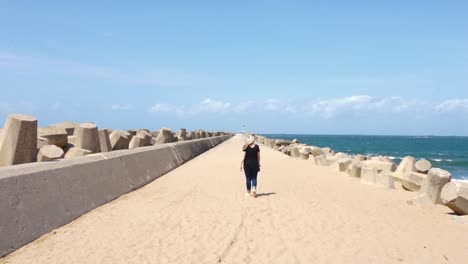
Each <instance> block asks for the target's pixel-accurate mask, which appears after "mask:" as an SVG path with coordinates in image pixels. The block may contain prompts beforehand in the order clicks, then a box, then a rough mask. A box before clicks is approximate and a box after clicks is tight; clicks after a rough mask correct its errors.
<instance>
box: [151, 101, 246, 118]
mask: <svg viewBox="0 0 468 264" xmlns="http://www.w3.org/2000/svg"><path fill="white" fill-rule="evenodd" d="M254 104H255V102H254V101H245V102H240V103H235V104H233V103H231V102H225V101H222V100H215V99H211V98H207V99H205V100H203V101H201V102H200V103H196V104H192V105H172V104H165V103H157V104H154V105H152V106H151V107H150V108H149V109H148V112H149V113H176V114H179V115H198V114H202V113H211V114H226V113H243V112H246V111H248V110H249V109H251V108H252V107H253V106H254Z"/></svg>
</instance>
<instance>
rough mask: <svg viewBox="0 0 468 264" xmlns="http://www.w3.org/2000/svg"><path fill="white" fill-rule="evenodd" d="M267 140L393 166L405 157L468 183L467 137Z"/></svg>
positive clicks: (301, 136)
mask: <svg viewBox="0 0 468 264" xmlns="http://www.w3.org/2000/svg"><path fill="white" fill-rule="evenodd" d="M264 136H266V137H268V138H278V139H285V140H293V139H295V138H297V139H298V140H299V141H300V142H301V143H304V144H307V145H313V146H320V147H326V146H328V147H331V148H333V149H334V150H335V151H336V152H344V153H347V154H350V155H356V154H363V155H366V156H367V155H369V156H387V157H388V158H389V159H392V160H394V161H395V162H396V163H399V162H401V160H402V159H403V158H404V157H405V156H412V157H415V158H416V159H426V160H428V161H430V162H431V163H432V164H433V165H434V166H435V167H438V168H441V169H444V170H448V171H450V173H451V174H452V178H453V179H459V180H464V179H465V180H468V137H460V136H375V135H307V134H265V135H264Z"/></svg>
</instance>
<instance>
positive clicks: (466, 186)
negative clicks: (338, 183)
mask: <svg viewBox="0 0 468 264" xmlns="http://www.w3.org/2000/svg"><path fill="white" fill-rule="evenodd" d="M257 140H258V142H259V143H261V144H263V145H266V146H268V147H270V148H273V149H275V150H277V151H280V152H282V153H284V154H286V155H289V156H291V157H293V158H299V159H303V160H308V161H310V162H313V163H314V164H315V165H318V166H330V167H333V168H335V169H336V170H337V171H340V172H343V173H346V174H347V175H349V176H351V177H356V178H360V181H361V183H364V184H374V185H378V186H382V187H385V188H389V189H401V190H405V191H410V192H415V193H417V196H416V197H415V198H414V199H412V200H409V201H408V203H410V204H420V205H424V206H433V205H435V204H443V205H446V206H448V207H449V208H450V209H452V210H453V212H454V213H455V214H458V215H468V183H466V182H462V181H452V175H451V173H450V172H449V171H447V170H443V169H440V168H435V167H433V164H432V163H431V162H430V161H428V160H426V159H419V160H418V159H416V158H414V157H412V156H406V157H403V158H402V159H401V161H400V162H399V163H398V164H397V163H396V162H395V160H394V159H391V158H389V157H386V156H371V155H362V154H356V155H351V154H347V153H343V152H335V151H334V150H333V149H331V148H329V147H317V146H310V145H306V144H303V143H301V142H300V141H299V140H298V139H293V140H284V139H272V138H267V137H264V136H257Z"/></svg>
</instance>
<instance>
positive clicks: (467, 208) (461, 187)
mask: <svg viewBox="0 0 468 264" xmlns="http://www.w3.org/2000/svg"><path fill="white" fill-rule="evenodd" d="M440 197H441V199H442V203H443V204H445V205H446V206H447V207H449V208H450V209H452V210H453V212H455V213H456V214H458V215H468V183H467V182H461V181H451V182H449V183H447V184H445V186H444V187H443V188H442V192H441V193H440Z"/></svg>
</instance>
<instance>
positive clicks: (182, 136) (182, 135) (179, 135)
mask: <svg viewBox="0 0 468 264" xmlns="http://www.w3.org/2000/svg"><path fill="white" fill-rule="evenodd" d="M177 139H178V140H179V141H184V140H187V130H186V129H185V128H181V129H180V130H179V131H178V132H177Z"/></svg>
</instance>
